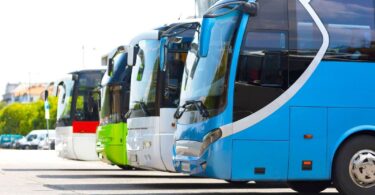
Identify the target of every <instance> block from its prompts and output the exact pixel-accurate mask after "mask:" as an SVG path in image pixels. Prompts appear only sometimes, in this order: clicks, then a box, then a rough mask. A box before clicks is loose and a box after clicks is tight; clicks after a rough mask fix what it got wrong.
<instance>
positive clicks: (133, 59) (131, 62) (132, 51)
mask: <svg viewBox="0 0 375 195" xmlns="http://www.w3.org/2000/svg"><path fill="white" fill-rule="evenodd" d="M138 47H139V46H138V45H135V46H133V47H130V46H129V49H128V66H135V64H136V63H137V55H138Z"/></svg>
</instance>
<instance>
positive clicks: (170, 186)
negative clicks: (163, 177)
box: [44, 183, 287, 191]
mask: <svg viewBox="0 0 375 195" xmlns="http://www.w3.org/2000/svg"><path fill="white" fill-rule="evenodd" d="M44 186H45V187H48V188H51V189H55V190H71V191H74V190H179V189H187V190H191V189H195V190H196V189H257V188H259V189H264V188H287V186H286V185H285V184H284V183H273V184H269V185H266V184H260V185H259V184H258V185H257V184H253V183H250V184H242V185H234V184H228V183H152V184H151V183H144V184H140V183H134V184H68V185H63V184H61V185H60V184H59V185H51V184H47V185H44Z"/></svg>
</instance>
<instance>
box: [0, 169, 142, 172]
mask: <svg viewBox="0 0 375 195" xmlns="http://www.w3.org/2000/svg"><path fill="white" fill-rule="evenodd" d="M2 170H3V171H15V172H22V171H31V172H33V171H35V172H39V171H82V172H85V171H124V170H122V169H2ZM126 171H135V170H126ZM136 171H140V170H136Z"/></svg>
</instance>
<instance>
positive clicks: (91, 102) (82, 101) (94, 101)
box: [73, 71, 104, 121]
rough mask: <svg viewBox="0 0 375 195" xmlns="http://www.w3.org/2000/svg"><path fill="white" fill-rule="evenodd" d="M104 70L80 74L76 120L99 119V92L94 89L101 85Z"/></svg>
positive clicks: (75, 111)
mask: <svg viewBox="0 0 375 195" xmlns="http://www.w3.org/2000/svg"><path fill="white" fill-rule="evenodd" d="M103 74H104V72H103V71H95V72H84V73H80V74H79V81H78V85H77V86H76V89H75V90H77V91H76V92H75V93H74V95H75V97H74V98H75V102H74V103H75V110H74V118H73V120H75V121H99V102H100V96H99V93H96V92H95V91H94V90H95V89H96V88H97V87H98V86H99V84H100V82H101V80H102V77H103Z"/></svg>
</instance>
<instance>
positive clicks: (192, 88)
mask: <svg viewBox="0 0 375 195" xmlns="http://www.w3.org/2000/svg"><path fill="white" fill-rule="evenodd" d="M239 19H240V12H238V11H234V12H232V13H230V14H228V15H223V16H220V17H217V18H205V20H215V21H214V22H212V23H213V27H212V30H211V37H210V40H209V43H210V44H209V45H210V47H209V51H208V55H207V57H200V56H199V55H198V48H199V45H198V44H199V43H198V37H199V36H198V35H196V36H195V38H194V41H193V43H192V45H191V49H190V51H189V53H188V57H187V60H186V66H185V70H184V75H183V79H182V86H181V88H182V89H181V98H180V106H183V105H185V104H186V102H188V101H201V102H202V103H203V105H204V106H205V107H206V108H207V111H208V112H209V116H210V117H212V116H214V115H217V114H219V113H220V112H221V111H222V110H223V108H224V107H225V105H226V96H227V95H226V91H227V82H228V81H227V80H228V69H229V63H230V59H231V52H232V51H231V50H232V48H231V45H232V44H231V43H232V40H233V38H234V34H235V29H237V25H238V23H239ZM201 28H205V26H204V25H203V26H202V27H201ZM196 112H197V109H196V106H194V105H190V106H188V107H187V110H186V113H185V114H184V116H183V117H182V118H180V119H179V122H180V123H194V122H199V121H201V120H204V118H202V116H200V115H199V114H197V113H196Z"/></svg>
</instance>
